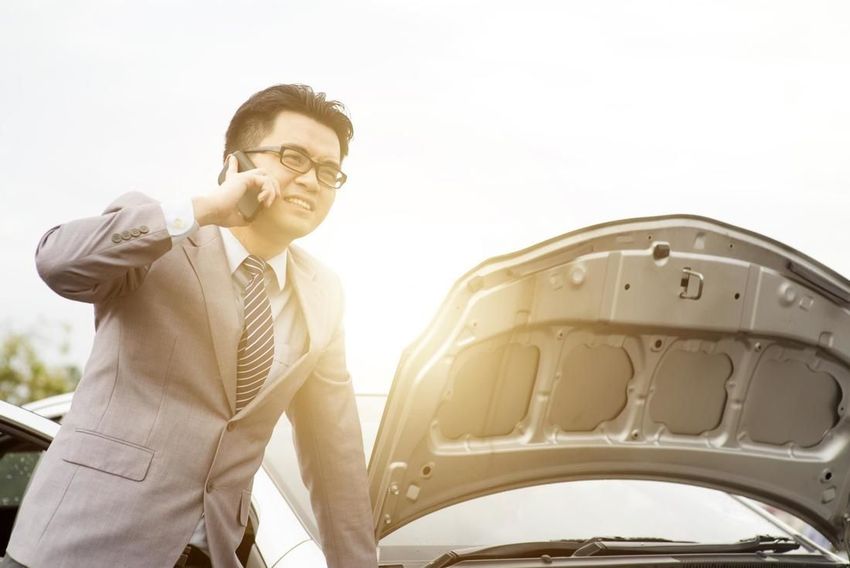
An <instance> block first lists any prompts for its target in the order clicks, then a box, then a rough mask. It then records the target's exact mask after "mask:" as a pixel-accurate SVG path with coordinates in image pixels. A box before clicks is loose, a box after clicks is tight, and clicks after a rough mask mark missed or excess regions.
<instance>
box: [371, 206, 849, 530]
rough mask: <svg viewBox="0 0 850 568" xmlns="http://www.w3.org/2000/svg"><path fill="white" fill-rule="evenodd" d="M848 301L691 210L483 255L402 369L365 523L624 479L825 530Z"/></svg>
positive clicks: (756, 240) (839, 508)
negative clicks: (480, 499) (763, 506)
mask: <svg viewBox="0 0 850 568" xmlns="http://www.w3.org/2000/svg"><path fill="white" fill-rule="evenodd" d="M848 305H850V283H848V281H847V280H846V279H844V278H843V277H841V276H839V275H838V274H836V273H835V272H833V271H831V270H830V269H828V268H826V267H824V266H823V265H821V264H819V263H817V262H816V261H814V260H812V259H810V258H808V257H806V256H805V255H803V254H801V253H799V252H797V251H795V250H793V249H791V248H789V247H786V246H784V245H782V244H781V243H778V242H776V241H773V240H770V239H768V238H766V237H763V236H760V235H757V234H755V233H752V232H749V231H746V230H743V229H739V228H736V227H732V226H729V225H725V224H723V223H719V222H717V221H713V220H711V219H706V218H702V217H694V216H685V215H678V216H665V217H654V218H646V219H630V220H624V221H618V222H614V223H607V224H604V225H597V226H593V227H589V228H587V229H582V230H579V231H575V232H573V233H569V234H567V235H563V236H561V237H557V238H555V239H551V240H549V241H546V242H543V243H540V244H538V245H535V246H533V247H530V248H528V249H525V250H522V251H519V252H517V253H513V254H510V255H506V256H502V257H497V258H494V259H491V260H488V261H486V262H484V263H482V264H481V265H479V266H478V267H476V268H475V269H473V270H472V271H470V272H469V273H467V274H466V275H465V276H464V277H462V278H461V279H460V280H459V281H458V282H457V283H456V284H455V286H454V287H453V288H452V290H451V292H450V293H449V296H448V298H447V300H446V301H445V303H444V304H443V306H442V307H441V309H440V311H439V312H438V314H437V316H436V317H435V319H434V321H433V322H432V323H431V325H430V326H429V327H428V329H427V330H426V331H425V333H424V334H423V335H422V336H421V337H420V338H419V340H418V341H417V342H416V343H414V344H413V345H412V346H411V347H409V348H408V349H407V350H406V351H405V353H404V355H403V357H402V360H401V362H400V364H399V367H398V370H397V373H396V377H395V380H394V383H393V387H392V391H391V393H390V396H389V399H388V401H387V406H386V410H385V412H384V418H383V422H382V424H381V429H380V431H379V434H378V439H377V442H376V445H375V449H374V451H373V455H372V460H371V465H370V483H371V492H372V500H373V503H375V504H376V509H375V524H376V531H377V534H378V536H379V537H383V536H385V535H387V534H389V533H390V532H392V531H393V530H395V529H397V528H399V527H400V526H402V525H404V524H406V523H408V522H410V521H411V520H413V519H416V518H417V517H420V516H422V515H424V514H427V513H428V512H430V511H433V510H436V509H440V508H442V507H445V506H447V505H450V504H452V503H456V502H459V501H463V500H467V499H470V498H473V497H477V496H481V495H485V494H489V493H494V492H497V491H503V490H507V489H512V488H517V487H522V486H528V485H535V484H541V483H550V482H558V481H567V480H576V479H592V478H637V479H654V480H662V481H673V482H681V483H688V484H694V485H701V486H706V487H712V488H715V489H721V490H726V491H729V492H732V493H736V494H740V495H747V496H750V497H754V498H756V499H758V500H761V501H763V502H767V503H771V504H773V505H776V506H778V507H780V508H783V509H786V510H788V511H790V512H792V513H794V514H795V515H797V516H799V517H800V518H802V519H804V520H806V521H807V522H809V523H810V524H812V525H813V526H815V527H816V528H818V529H819V530H820V531H822V532H823V533H824V534H825V535H826V536H827V537H828V538H830V539H832V540H833V542H834V543H836V544H838V543H841V542H842V540H843V531H844V520H843V518H844V515H845V513H846V512H847V510H848V491H850V487H848V479H850V478H848V473H847V472H848V471H850V451H848V442H850V427H848V421H847V419H846V418H845V411H846V409H847V408H848V403H850V395H848V392H850V370H849V369H848V365H850V309H848ZM659 536H663V535H659Z"/></svg>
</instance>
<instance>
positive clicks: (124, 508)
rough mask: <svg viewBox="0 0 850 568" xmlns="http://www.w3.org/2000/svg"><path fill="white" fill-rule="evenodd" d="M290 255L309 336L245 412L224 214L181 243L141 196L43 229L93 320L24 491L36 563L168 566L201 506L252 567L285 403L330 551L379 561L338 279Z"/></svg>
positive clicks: (56, 268)
mask: <svg viewBox="0 0 850 568" xmlns="http://www.w3.org/2000/svg"><path fill="white" fill-rule="evenodd" d="M289 251H290V254H289V255H288V265H287V275H288V276H287V277H288V278H291V279H292V284H293V288H294V291H295V296H296V297H297V299H298V302H299V304H300V306H301V310H302V314H303V317H304V320H305V322H306V327H307V331H308V344H309V347H308V348H307V351H306V352H305V353H303V354H301V356H300V358H297V360H294V361H291V365H289V367H288V368H287V367H284V368H286V369H287V370H286V371H285V372H284V373H283V374H282V375H281V376H277V377H269V378H268V382H267V385H266V386H265V387H264V388H263V389H262V391H260V393H259V394H258V395H257V397H256V398H255V399H254V400H253V401H252V402H251V403H250V404H249V405H248V406H246V407H245V408H243V409H242V410H241V411H240V412H238V413H235V392H236V352H237V342H238V341H239V336H240V334H241V331H242V330H241V326H240V323H239V315H238V311H237V307H236V306H237V304H236V300H235V299H234V296H233V289H232V284H231V275H230V271H229V268H228V265H227V260H226V257H225V254H224V249H223V246H222V242H221V235H220V234H219V231H218V229H217V228H216V227H214V226H207V227H202V228H201V229H199V230H198V232H197V233H195V235H194V236H192V237H189V238H188V239H186V240H185V241H183V242H182V243H181V244H180V246H176V247H172V240H171V237H170V235H169V234H168V231H167V229H166V226H165V219H164V217H163V213H162V210H161V208H160V206H159V204H158V203H157V202H156V201H154V200H153V199H151V198H149V197H147V196H145V195H143V194H140V193H128V194H125V195H123V196H121V197H120V198H118V199H117V200H116V201H115V202H114V203H113V204H112V205H111V206H110V207H109V208H107V210H106V211H105V212H104V214H102V215H100V216H97V217H91V218H86V219H79V220H76V221H71V222H69V223H66V224H64V225H60V226H57V227H54V228H52V229H50V230H49V231H48V232H47V233H46V234H45V235H44V236H43V237H42V239H41V241H40V243H39V245H38V249H37V251H36V265H37V268H38V272H39V274H40V275H41V277H42V278H43V279H44V281H45V282H46V283H47V284H48V285H49V286H50V287H51V288H52V289H53V290H54V291H56V292H57V293H58V294H60V295H62V296H64V297H66V298H69V299H72V300H78V301H83V302H90V303H92V304H94V309H95V326H96V334H95V339H94V346H93V348H92V352H91V356H90V358H89V360H88V362H87V364H86V367H85V371H84V373H83V377H82V379H81V381H80V384H79V387H78V388H77V391H76V393H75V395H74V400H73V403H72V406H71V409H70V411H69V413H68V415H67V416H66V418H65V420H64V423H63V425H62V427H61V429H60V431H59V434H58V435H57V437H56V439H55V440H54V442H53V444H52V445H51V446H50V449H49V450H48V451H47V452H46V453H45V455H44V456H43V458H42V460H41V463H40V464H39V467H38V468H37V470H36V472H35V474H34V476H33V478H32V480H31V482H30V486H29V488H28V490H27V493H26V496H25V498H24V501H23V503H22V505H21V509H20V512H19V514H18V518H17V521H16V525H15V529H14V533H13V535H12V539H11V542H10V544H9V547H8V551H9V554H10V555H11V556H12V557H14V558H15V559H16V560H18V561H19V562H22V563H23V564H25V565H27V566H31V567H33V568H40V567H47V566H50V567H60V566H61V567H69V568H70V567H86V568H89V567H91V566H122V567H125V568H134V567H138V568H150V567H160V566H162V567H171V566H173V565H174V562H175V561H176V560H177V558H178V556H179V555H180V552H181V551H182V549H183V547H184V546H185V545H186V543H187V542H188V541H189V538H190V537H191V535H192V532H193V529H194V528H195V525H196V523H197V521H198V519H199V518H200V516H201V512H202V511H204V513H205V522H206V530H207V538H208V541H209V545H210V552H211V556H212V562H213V566H214V567H215V568H236V567H238V566H239V562H238V559H237V558H236V554H235V549H236V547H237V545H238V544H239V542H240V540H241V538H242V536H243V533H244V530H245V526H246V523H247V521H248V511H249V506H250V497H251V484H252V479H253V476H254V473H255V472H256V471H257V469H258V468H259V466H260V464H261V461H262V458H263V452H264V450H265V447H266V444H267V442H268V440H269V438H270V436H271V433H272V430H273V428H274V426H275V423H276V422H277V421H278V418H279V417H280V415H281V413H282V412H283V411H284V410H286V412H287V414H288V416H289V418H290V420H291V421H292V423H293V431H294V437H295V442H296V448H297V451H298V457H299V462H300V467H301V474H302V477H303V479H304V481H305V483H306V485H307V487H308V488H309V489H310V493H311V499H312V504H313V510H314V512H315V514H316V518H317V521H318V525H319V530H320V534H321V544H322V548H323V550H324V552H325V555H326V557H327V560H328V565H329V566H330V567H343V566H344V567H346V568H353V567H364V568H365V567H369V568H374V567H375V566H376V565H377V560H376V554H375V552H376V551H375V539H374V530H373V524H372V523H373V521H372V511H371V505H370V502H369V495H368V487H367V478H366V467H365V457H364V454H363V444H362V441H361V434H360V423H359V420H358V416H357V408H356V406H355V402H354V396H353V391H352V387H351V380H350V378H349V375H348V372H347V370H346V364H345V348H344V340H343V331H342V323H341V318H342V293H341V287H340V284H339V281H338V279H337V277H336V276H335V275H334V274H333V273H332V272H330V271H329V270H327V269H326V268H324V267H323V266H321V265H320V264H319V263H318V262H317V261H315V260H314V259H313V258H311V257H310V256H308V255H307V254H306V253H304V252H303V251H301V250H300V249H299V248H298V247H295V246H292V247H290V249H289ZM296 357H297V354H296Z"/></svg>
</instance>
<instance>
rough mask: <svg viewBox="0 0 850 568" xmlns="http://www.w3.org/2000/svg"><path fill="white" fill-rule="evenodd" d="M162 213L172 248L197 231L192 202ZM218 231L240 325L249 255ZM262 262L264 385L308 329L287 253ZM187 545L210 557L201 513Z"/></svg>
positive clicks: (290, 358) (290, 359) (297, 350)
mask: <svg viewBox="0 0 850 568" xmlns="http://www.w3.org/2000/svg"><path fill="white" fill-rule="evenodd" d="M162 212H163V214H164V215H165V221H166V227H167V229H168V233H169V234H170V235H171V241H172V245H177V244H178V243H180V242H181V241H182V240H183V239H185V238H186V237H188V236H189V235H191V234H193V233H194V232H195V231H197V229H198V224H197V222H196V221H195V216H194V210H193V207H192V202H191V200H183V201H173V202H166V203H163V204H162ZM218 229H219V231H220V232H221V239H222V242H223V243H224V253H225V255H226V256H227V264H228V266H229V267H230V274H231V277H232V278H231V280H232V283H233V295H234V298H235V299H236V303H237V305H238V306H237V307H238V309H239V321H240V324H241V323H242V319H243V317H244V315H243V313H242V312H243V308H244V306H243V297H244V290H245V284H247V278H246V276H245V275H244V274H243V273H242V272H241V271H238V270H237V269H238V268H239V266H240V265H241V264H242V261H243V260H245V258H246V257H247V256H248V255H249V254H250V253H249V252H248V251H247V250H246V249H245V247H244V246H243V245H242V243H241V242H239V240H238V239H237V238H236V237H235V236H234V235H233V233H231V232H230V230H229V229H227V228H223V227H219V228H218ZM265 260H266V263H267V264H268V265H269V267H270V268H271V270H266V271H265V274H264V276H265V281H266V282H265V283H266V293H267V294H268V297H269V303H270V304H271V310H272V317H273V318H274V358H273V361H272V367H271V369H270V370H269V375H268V378H267V380H266V383H264V386H265V385H266V384H268V381H269V380H271V379H273V378H274V377H277V376H278V375H279V374H280V373H282V372H284V371H286V368H287V367H289V366H290V365H292V364H293V363H294V362H295V361H296V360H297V359H298V357H300V356H301V354H302V353H303V352H304V348H305V345H306V341H307V329H306V326H305V324H304V320H303V319H302V317H301V311H300V307H299V306H298V301H297V298H296V297H295V295H294V293H293V291H292V286H288V285H287V280H286V250H284V251H283V252H281V253H280V254H278V255H276V256H274V257H272V258H269V259H265ZM189 544H192V545H194V546H196V547H198V548H200V549H201V550H203V551H204V552H206V553H207V554H209V545H208V544H207V535H206V527H205V525H204V515H203V513H201V518H200V520H199V521H198V524H197V526H196V527H195V532H194V533H193V534H192V538H191V539H190V540H189Z"/></svg>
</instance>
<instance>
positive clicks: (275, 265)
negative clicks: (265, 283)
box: [218, 227, 288, 291]
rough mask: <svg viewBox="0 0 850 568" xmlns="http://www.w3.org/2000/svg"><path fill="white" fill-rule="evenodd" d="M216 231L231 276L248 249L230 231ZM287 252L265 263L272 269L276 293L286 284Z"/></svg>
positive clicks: (284, 251)
mask: <svg viewBox="0 0 850 568" xmlns="http://www.w3.org/2000/svg"><path fill="white" fill-rule="evenodd" d="M218 230H219V232H220V233H221V240H222V242H223V243H224V254H225V255H226V256H227V264H228V265H229V266H230V274H231V276H232V275H233V273H234V272H236V270H237V269H238V268H239V266H240V265H241V264H242V261H244V260H245V259H246V258H247V257H248V255H250V254H251V253H249V252H248V249H246V248H245V246H244V245H243V244H242V243H241V242H239V239H237V238H236V237H235V236H234V235H233V233H231V232H230V229H226V228H224V227H218ZM287 250H288V249H284V250H283V252H281V253H278V254H276V255H275V256H273V257H272V258H270V259H268V260H267V261H266V264H268V265H269V266H271V267H272V270H273V271H274V275H275V277H276V278H277V289H278V291H280V290H283V287H284V285H285V284H286V252H287Z"/></svg>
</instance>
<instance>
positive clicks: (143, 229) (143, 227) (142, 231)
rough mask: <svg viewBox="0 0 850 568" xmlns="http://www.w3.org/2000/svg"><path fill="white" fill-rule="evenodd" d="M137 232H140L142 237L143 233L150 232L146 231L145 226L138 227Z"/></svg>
mask: <svg viewBox="0 0 850 568" xmlns="http://www.w3.org/2000/svg"><path fill="white" fill-rule="evenodd" d="M139 231H141V233H142V234H143V235H144V234H145V233H147V232H148V231H150V229H148V226H147V225H142V226H141V227H139Z"/></svg>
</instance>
